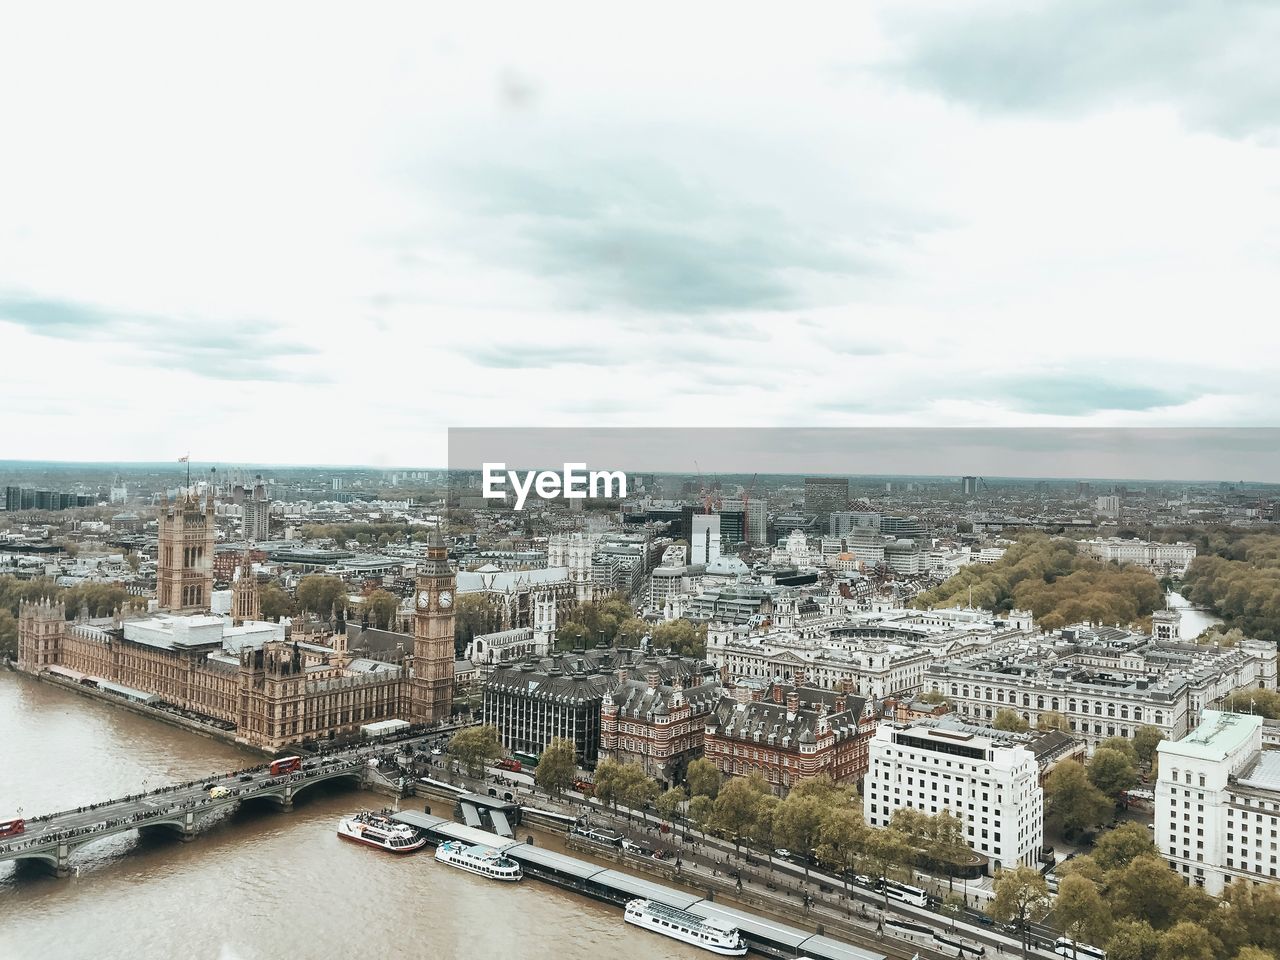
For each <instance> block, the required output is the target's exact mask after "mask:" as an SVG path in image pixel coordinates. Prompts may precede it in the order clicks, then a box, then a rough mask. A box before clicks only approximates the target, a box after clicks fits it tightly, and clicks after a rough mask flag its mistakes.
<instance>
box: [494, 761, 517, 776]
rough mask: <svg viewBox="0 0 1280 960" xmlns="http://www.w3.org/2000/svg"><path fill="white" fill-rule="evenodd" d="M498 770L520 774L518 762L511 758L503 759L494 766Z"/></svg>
mask: <svg viewBox="0 0 1280 960" xmlns="http://www.w3.org/2000/svg"><path fill="white" fill-rule="evenodd" d="M494 766H495V767H497V768H498V769H499V770H509V771H510V772H511V773H519V772H520V761H519V760H516V759H514V758H512V757H503V758H502V759H501V760H499V761H498V762H497V763H495V764H494Z"/></svg>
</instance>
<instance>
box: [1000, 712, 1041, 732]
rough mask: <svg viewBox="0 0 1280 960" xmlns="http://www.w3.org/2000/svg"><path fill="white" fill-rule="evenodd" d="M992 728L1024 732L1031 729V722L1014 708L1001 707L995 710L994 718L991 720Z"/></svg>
mask: <svg viewBox="0 0 1280 960" xmlns="http://www.w3.org/2000/svg"><path fill="white" fill-rule="evenodd" d="M991 727H992V729H994V730H1009V731H1012V732H1013V733H1026V732H1027V731H1028V730H1029V729H1031V724H1029V723H1027V721H1026V720H1025V719H1024V718H1023V717H1022V715H1021V714H1019V713H1018V711H1016V710H1012V709H1010V708H1009V707H1001V708H1000V709H999V710H997V711H996V718H995V720H993V721H992V722H991Z"/></svg>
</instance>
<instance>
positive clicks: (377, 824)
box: [338, 813, 427, 853]
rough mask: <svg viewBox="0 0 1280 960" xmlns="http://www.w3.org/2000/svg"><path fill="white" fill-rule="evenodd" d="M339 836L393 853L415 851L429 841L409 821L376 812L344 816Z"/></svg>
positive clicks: (339, 825) (340, 823) (339, 827)
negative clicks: (400, 820) (397, 820)
mask: <svg viewBox="0 0 1280 960" xmlns="http://www.w3.org/2000/svg"><path fill="white" fill-rule="evenodd" d="M338 836H340V837H341V838H342V839H343V840H351V841H353V842H355V843H364V844H367V845H369V846H371V847H377V848H378V849H379V850H387V851H389V852H391V853H413V851H415V850H421V849H422V848H423V847H424V846H426V843H427V838H426V837H424V836H422V834H420V833H418V831H417V830H415V829H413V827H411V826H409V825H408V824H407V823H397V822H396V821H395V820H389V819H388V818H386V817H383V816H380V815H378V814H376V813H357V814H356V815H355V816H352V817H343V818H342V819H341V820H340V821H339V822H338Z"/></svg>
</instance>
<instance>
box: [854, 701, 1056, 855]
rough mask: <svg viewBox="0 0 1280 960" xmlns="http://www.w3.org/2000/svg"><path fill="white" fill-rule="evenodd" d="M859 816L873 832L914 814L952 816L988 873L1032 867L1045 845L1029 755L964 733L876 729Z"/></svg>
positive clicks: (1036, 773)
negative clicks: (984, 861) (896, 816)
mask: <svg viewBox="0 0 1280 960" xmlns="http://www.w3.org/2000/svg"><path fill="white" fill-rule="evenodd" d="M862 792H863V798H862V805H863V815H864V817H865V818H866V821H867V823H869V824H870V825H871V826H873V827H883V826H886V825H887V824H888V823H889V821H890V820H891V819H892V818H893V815H894V813H896V812H897V811H899V810H902V809H906V808H914V809H916V810H920V811H922V812H924V813H927V814H937V813H942V812H943V811H950V812H951V813H952V814H954V815H955V816H956V817H957V818H959V820H960V822H961V823H962V824H963V826H964V832H965V838H966V839H967V840H968V842H969V846H970V848H972V850H973V851H974V853H976V854H978V855H979V856H981V857H986V858H987V862H988V864H989V865H990V866H991V867H993V868H996V867H998V868H1000V869H1012V868H1015V867H1019V866H1029V867H1035V866H1036V865H1037V864H1038V862H1039V855H1040V849H1041V847H1042V846H1043V845H1044V791H1043V790H1042V789H1041V787H1040V765H1039V763H1038V762H1037V760H1036V756H1035V754H1034V753H1032V751H1031V750H1029V749H1027V748H1026V747H1025V746H1022V745H1021V744H1016V745H1014V744H1008V743H1004V742H1001V741H998V740H994V739H992V738H989V737H984V736H980V735H978V734H975V733H971V732H969V731H966V730H953V729H943V728H939V727H933V726H929V725H926V724H899V723H885V724H881V726H880V727H879V729H877V730H876V733H875V736H874V737H872V739H871V757H870V765H869V768H868V771H867V777H866V780H865V781H864V783H863V791H862Z"/></svg>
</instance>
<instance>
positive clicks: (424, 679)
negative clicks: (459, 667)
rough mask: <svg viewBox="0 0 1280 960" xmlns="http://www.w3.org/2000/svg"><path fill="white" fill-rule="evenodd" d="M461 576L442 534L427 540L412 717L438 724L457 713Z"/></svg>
mask: <svg viewBox="0 0 1280 960" xmlns="http://www.w3.org/2000/svg"><path fill="white" fill-rule="evenodd" d="M457 579H458V578H457V577H456V576H455V575H454V572H453V570H452V569H451V568H450V566H449V555H448V553H447V551H446V550H445V546H444V541H443V540H442V539H441V538H440V531H439V530H434V531H432V533H431V538H430V539H429V540H428V541H427V559H426V562H425V563H422V564H419V565H418V588H417V594H416V596H415V597H414V616H413V680H412V681H411V683H410V688H409V718H410V720H411V721H412V722H414V723H438V722H439V721H441V720H447V719H449V715H450V714H451V713H452V711H453V617H454V613H453V600H454V592H455V589H456V587H457Z"/></svg>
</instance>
